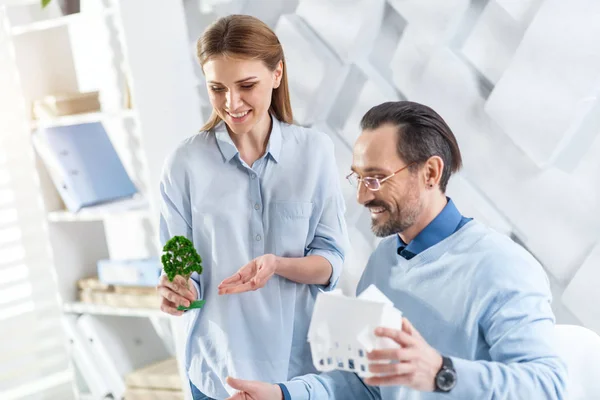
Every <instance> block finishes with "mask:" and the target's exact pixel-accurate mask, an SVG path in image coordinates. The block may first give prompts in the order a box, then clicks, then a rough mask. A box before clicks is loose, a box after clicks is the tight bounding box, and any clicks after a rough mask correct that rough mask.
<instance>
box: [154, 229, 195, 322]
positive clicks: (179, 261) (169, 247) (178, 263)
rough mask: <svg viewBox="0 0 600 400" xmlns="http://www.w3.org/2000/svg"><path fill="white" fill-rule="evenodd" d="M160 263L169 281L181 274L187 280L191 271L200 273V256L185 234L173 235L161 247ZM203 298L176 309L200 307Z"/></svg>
mask: <svg viewBox="0 0 600 400" xmlns="http://www.w3.org/2000/svg"><path fill="white" fill-rule="evenodd" d="M161 261H162V265H163V268H164V270H165V273H166V274H167V278H169V281H171V282H173V279H175V276H176V275H181V276H182V277H183V278H184V279H185V281H186V282H188V280H189V278H190V276H191V275H192V273H193V272H197V273H199V274H201V273H202V258H200V256H199V255H198V253H197V252H196V249H195V248H194V244H193V243H192V242H191V241H189V240H188V239H187V238H186V237H185V236H173V237H172V238H171V239H169V241H168V242H167V243H166V244H165V246H164V247H163V255H162V257H161ZM203 305H204V300H195V301H192V302H191V303H190V306H189V307H184V306H179V307H177V309H178V310H190V309H192V308H202V306H203Z"/></svg>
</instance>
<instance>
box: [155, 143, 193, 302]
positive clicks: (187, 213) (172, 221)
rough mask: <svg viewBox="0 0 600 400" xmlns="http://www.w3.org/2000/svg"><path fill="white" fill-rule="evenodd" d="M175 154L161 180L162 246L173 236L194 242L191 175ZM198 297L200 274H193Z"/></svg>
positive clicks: (160, 225) (160, 224) (168, 161)
mask: <svg viewBox="0 0 600 400" xmlns="http://www.w3.org/2000/svg"><path fill="white" fill-rule="evenodd" d="M176 154H177V153H175V154H173V155H172V156H171V157H169V158H168V159H167V161H166V162H165V165H164V166H163V171H162V177H161V182H160V223H159V236H160V243H161V246H164V245H165V243H166V242H167V241H168V240H169V239H171V238H172V237H173V236H185V237H186V238H188V239H189V240H191V241H192V242H193V235H192V213H191V206H190V190H189V177H188V175H187V172H186V170H185V168H184V165H182V163H181V161H180V162H178V159H181V158H180V157H177V156H176ZM191 278H192V282H193V284H194V286H195V287H196V293H198V299H199V300H201V299H202V298H203V295H202V290H201V287H200V281H199V279H198V274H197V273H196V272H194V273H193V274H192V276H191Z"/></svg>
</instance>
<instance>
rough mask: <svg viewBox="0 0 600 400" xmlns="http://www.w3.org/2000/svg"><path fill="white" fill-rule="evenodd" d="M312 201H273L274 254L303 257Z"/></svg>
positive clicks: (307, 241)
mask: <svg viewBox="0 0 600 400" xmlns="http://www.w3.org/2000/svg"><path fill="white" fill-rule="evenodd" d="M312 210H313V203H308V202H292V201H279V202H275V203H274V221H273V223H274V229H273V233H274V244H275V254H276V255H278V256H280V257H304V252H305V249H306V245H307V244H308V243H310V241H312V240H308V239H309V238H308V235H309V228H310V216H311V215H312Z"/></svg>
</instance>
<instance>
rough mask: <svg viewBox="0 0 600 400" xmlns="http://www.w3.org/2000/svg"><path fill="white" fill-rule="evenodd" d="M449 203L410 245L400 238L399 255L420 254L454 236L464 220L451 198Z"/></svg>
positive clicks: (398, 236)
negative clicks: (402, 253)
mask: <svg viewBox="0 0 600 400" xmlns="http://www.w3.org/2000/svg"><path fill="white" fill-rule="evenodd" d="M446 199H447V200H448V203H447V204H446V206H445V207H444V208H443V209H442V211H441V212H440V213H439V214H438V215H437V217H435V218H434V219H433V221H431V222H430V223H429V225H427V226H426V227H425V229H423V230H422V231H421V232H420V233H419V234H418V235H417V236H416V237H415V238H414V239H413V240H412V241H411V242H410V243H409V244H408V245H407V244H406V243H404V241H403V240H402V239H401V238H400V235H396V237H397V238H398V239H397V241H398V250H397V251H398V254H400V252H404V253H406V252H409V253H412V254H415V255H416V254H419V253H421V252H423V251H425V250H427V249H428V248H430V247H432V246H434V245H436V244H438V243H439V242H441V241H442V240H444V239H446V238H447V237H448V236H450V235H452V234H453V233H454V232H455V231H456V228H457V227H458V225H459V224H460V222H461V220H462V215H461V214H460V212H459V211H458V209H457V208H456V206H455V205H454V202H453V201H452V199H450V198H449V197H446Z"/></svg>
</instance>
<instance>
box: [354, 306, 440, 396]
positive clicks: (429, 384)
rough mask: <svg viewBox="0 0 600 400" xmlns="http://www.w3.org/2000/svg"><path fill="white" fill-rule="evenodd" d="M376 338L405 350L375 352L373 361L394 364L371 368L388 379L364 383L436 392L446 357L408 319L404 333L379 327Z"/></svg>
mask: <svg viewBox="0 0 600 400" xmlns="http://www.w3.org/2000/svg"><path fill="white" fill-rule="evenodd" d="M375 335H376V336H380V337H387V338H390V339H392V340H393V341H395V342H396V343H398V344H399V345H400V346H401V348H399V349H382V350H373V351H372V352H370V353H368V354H367V358H368V359H369V360H373V361H375V360H378V361H380V360H381V361H388V362H389V361H391V362H392V363H389V364H388V363H385V364H370V365H369V371H371V372H373V373H376V374H385V376H378V377H373V378H367V379H365V380H364V381H365V383H366V384H367V385H372V386H390V385H402V386H407V387H410V388H412V389H415V390H420V391H425V392H431V391H433V390H434V389H435V376H436V374H437V373H438V371H439V370H440V368H441V367H442V356H441V355H440V354H439V353H438V352H437V351H436V350H435V349H434V348H433V347H431V346H429V344H427V342H426V341H425V339H423V337H422V336H421V334H420V333H419V332H417V330H416V329H415V328H414V327H413V326H412V324H411V323H410V322H409V321H408V320H407V319H406V318H403V319H402V330H397V329H389V328H382V327H379V328H377V329H375Z"/></svg>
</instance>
